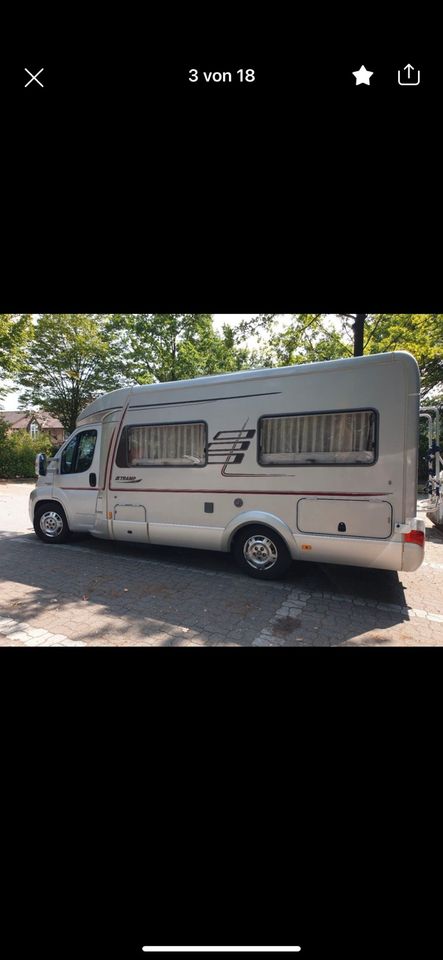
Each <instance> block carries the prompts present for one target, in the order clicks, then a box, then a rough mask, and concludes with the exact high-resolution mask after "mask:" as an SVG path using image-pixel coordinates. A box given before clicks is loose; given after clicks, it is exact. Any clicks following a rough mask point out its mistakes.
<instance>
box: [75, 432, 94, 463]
mask: <svg viewBox="0 0 443 960" xmlns="http://www.w3.org/2000/svg"><path fill="white" fill-rule="evenodd" d="M96 440H97V431H96V430H84V431H83V433H80V434H79V441H78V448H77V458H76V464H75V472H76V473H84V471H85V470H89V467H90V466H91V463H92V461H93V458H94V450H95V444H96Z"/></svg>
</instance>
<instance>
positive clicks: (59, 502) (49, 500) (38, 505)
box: [34, 497, 70, 526]
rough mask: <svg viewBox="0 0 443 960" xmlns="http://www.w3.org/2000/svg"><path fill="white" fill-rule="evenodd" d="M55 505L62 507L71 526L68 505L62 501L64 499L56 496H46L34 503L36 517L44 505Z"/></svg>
mask: <svg viewBox="0 0 443 960" xmlns="http://www.w3.org/2000/svg"><path fill="white" fill-rule="evenodd" d="M53 506H58V507H61V508H62V510H63V513H64V515H65V517H66V520H67V521H68V526H69V520H70V517H69V512H68V510H67V509H66V505H65V504H64V503H63V502H62V500H57V499H56V498H55V497H44V499H42V500H36V502H35V504H34V517H35V515H36V513H37V510H40V509H41V508H42V507H53Z"/></svg>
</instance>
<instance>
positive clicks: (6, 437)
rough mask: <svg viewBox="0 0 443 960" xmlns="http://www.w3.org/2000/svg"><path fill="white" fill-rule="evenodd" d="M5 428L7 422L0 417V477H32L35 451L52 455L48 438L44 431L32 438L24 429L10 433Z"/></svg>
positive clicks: (52, 450) (51, 446) (51, 447)
mask: <svg viewBox="0 0 443 960" xmlns="http://www.w3.org/2000/svg"><path fill="white" fill-rule="evenodd" d="M7 430H8V428H7V424H5V421H4V420H3V419H2V418H1V417H0V477H2V478H5V479H15V478H16V477H34V476H35V469H34V466H35V458H36V456H37V453H46V455H47V456H49V457H51V456H52V455H53V452H54V448H53V445H52V443H51V440H50V438H49V437H48V435H47V434H45V433H41V434H37V436H36V437H34V438H33V437H31V436H30V434H29V433H28V432H27V431H26V430H12V431H11V432H10V433H8V432H7Z"/></svg>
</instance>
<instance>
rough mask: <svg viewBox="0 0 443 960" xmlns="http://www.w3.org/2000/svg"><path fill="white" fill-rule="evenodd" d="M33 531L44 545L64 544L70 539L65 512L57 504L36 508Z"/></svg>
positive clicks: (47, 504) (46, 504)
mask: <svg viewBox="0 0 443 960" xmlns="http://www.w3.org/2000/svg"><path fill="white" fill-rule="evenodd" d="M34 530H35V532H36V534H37V536H38V537H40V540H43V542H44V543H66V541H67V540H68V539H69V537H70V530H69V527H68V521H67V519H66V514H65V511H64V510H63V508H62V507H60V506H59V504H58V503H45V504H42V505H41V506H39V507H36V509H35V513H34Z"/></svg>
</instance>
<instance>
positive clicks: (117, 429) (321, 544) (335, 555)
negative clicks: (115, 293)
mask: <svg viewBox="0 0 443 960" xmlns="http://www.w3.org/2000/svg"><path fill="white" fill-rule="evenodd" d="M418 422H419V371H418V366H417V363H416V361H415V359H414V358H413V357H412V356H411V355H410V354H409V353H404V352H400V351H399V352H396V353H385V354H377V355H374V356H365V357H357V358H351V359H345V360H331V361H327V362H323V363H310V364H302V365H298V366H291V367H280V368H277V369H273V370H252V371H246V372H241V373H231V374H223V375H219V376H211V377H199V378H197V379H195V380H185V381H178V382H173V383H160V384H152V385H149V386H137V387H132V388H125V389H121V390H115V391H113V392H112V393H109V394H106V395H105V396H102V397H99V398H98V399H97V400H95V401H94V402H93V403H91V404H89V406H87V407H86V408H85V410H83V412H82V413H81V414H80V416H79V418H78V420H77V427H76V430H75V431H74V433H73V434H72V436H71V437H69V439H68V440H67V441H66V442H65V443H64V444H63V446H62V447H61V448H60V450H59V451H58V453H57V455H56V457H55V458H54V459H52V460H50V461H49V462H48V464H47V465H46V463H45V462H44V460H43V462H41V463H40V468H39V472H40V475H39V477H38V482H37V486H36V489H35V490H33V491H32V493H31V497H30V516H31V521H32V522H33V524H34V529H35V532H36V534H37V535H38V536H39V537H40V539H41V540H44V541H46V542H47V543H60V542H62V541H65V540H66V539H67V538H68V537H69V534H70V532H73V531H88V532H89V533H91V534H92V535H93V536H94V537H104V538H108V539H112V540H122V541H126V542H129V541H134V542H137V543H146V544H150V543H152V544H170V545H173V546H185V547H199V548H201V549H208V550H224V551H232V552H233V554H234V557H235V559H236V560H237V562H238V563H239V564H240V566H241V567H242V568H243V570H245V571H246V572H247V573H249V574H251V575H252V576H255V577H261V578H263V579H271V578H276V577H279V576H281V575H282V574H284V572H285V571H286V570H287V568H288V567H289V565H290V563H291V561H292V560H314V561H320V562H322V563H324V562H331V563H344V564H357V565H360V566H364V567H379V568H382V569H386V570H416V569H417V567H419V566H420V564H421V563H422V561H423V554H424V521H423V520H421V519H418V518H417V516H416V503H417V447H418Z"/></svg>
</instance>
